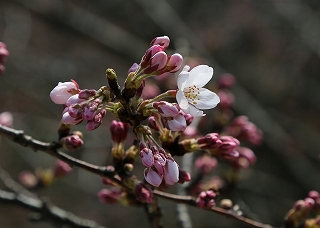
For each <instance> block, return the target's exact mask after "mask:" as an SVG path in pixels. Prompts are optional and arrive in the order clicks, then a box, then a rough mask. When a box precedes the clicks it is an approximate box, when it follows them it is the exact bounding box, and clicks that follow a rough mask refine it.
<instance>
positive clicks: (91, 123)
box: [86, 109, 106, 131]
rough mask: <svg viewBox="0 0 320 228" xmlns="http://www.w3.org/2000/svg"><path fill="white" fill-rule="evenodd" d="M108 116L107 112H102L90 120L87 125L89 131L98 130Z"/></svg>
mask: <svg viewBox="0 0 320 228" xmlns="http://www.w3.org/2000/svg"><path fill="white" fill-rule="evenodd" d="M105 115H106V110H104V109H103V110H101V111H100V112H99V113H98V114H97V115H95V116H94V118H93V119H92V120H89V121H88V122H87V125H86V129H87V130H88V131H92V130H94V129H96V128H98V127H99V126H100V125H101V123H102V118H103V117H104V116H105Z"/></svg>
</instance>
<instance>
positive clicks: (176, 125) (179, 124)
mask: <svg viewBox="0 0 320 228" xmlns="http://www.w3.org/2000/svg"><path fill="white" fill-rule="evenodd" d="M167 125H168V128H169V130H172V131H183V130H185V129H186V127H187V122H186V119H185V118H184V116H183V115H177V116H175V117H174V119H172V120H168V122H167Z"/></svg>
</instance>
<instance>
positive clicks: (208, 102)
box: [195, 88, 220, 109]
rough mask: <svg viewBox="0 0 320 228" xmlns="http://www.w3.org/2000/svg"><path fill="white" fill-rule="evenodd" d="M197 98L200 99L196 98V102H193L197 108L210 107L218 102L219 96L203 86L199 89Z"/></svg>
mask: <svg viewBox="0 0 320 228" xmlns="http://www.w3.org/2000/svg"><path fill="white" fill-rule="evenodd" d="M197 98H198V99H200V100H196V102H197V104H195V106H196V108H198V109H211V108H214V107H216V106H217V104H218V103H219V102H220V98H219V97H218V95H217V94H216V93H214V92H212V91H210V90H208V89H205V88H201V89H200V94H199V95H198V97H197Z"/></svg>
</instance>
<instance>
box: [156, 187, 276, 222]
mask: <svg viewBox="0 0 320 228" xmlns="http://www.w3.org/2000/svg"><path fill="white" fill-rule="evenodd" d="M153 193H154V194H155V195H157V196H159V197H161V198H164V199H167V200H171V201H174V202H176V203H182V204H186V205H189V206H193V207H197V203H196V199H195V198H194V197H192V196H180V195H175V194H171V193H166V192H162V191H158V190H154V191H153ZM204 210H207V211H211V212H214V213H216V214H220V215H223V216H224V217H227V218H232V219H235V220H237V221H239V222H242V223H245V224H247V225H249V226H251V227H256V228H272V226H270V225H268V224H263V223H260V222H256V221H254V220H251V219H248V218H245V217H243V216H239V215H236V214H234V213H231V212H230V211H228V210H225V209H223V208H220V207H212V208H204Z"/></svg>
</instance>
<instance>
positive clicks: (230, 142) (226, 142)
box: [219, 136, 240, 151]
mask: <svg viewBox="0 0 320 228" xmlns="http://www.w3.org/2000/svg"><path fill="white" fill-rule="evenodd" d="M220 140H221V141H222V144H221V145H220V146H219V150H221V151H233V150H234V149H236V148H237V147H238V146H239V145H240V142H239V140H238V139H236V138H234V137H232V136H221V137H220Z"/></svg>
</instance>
